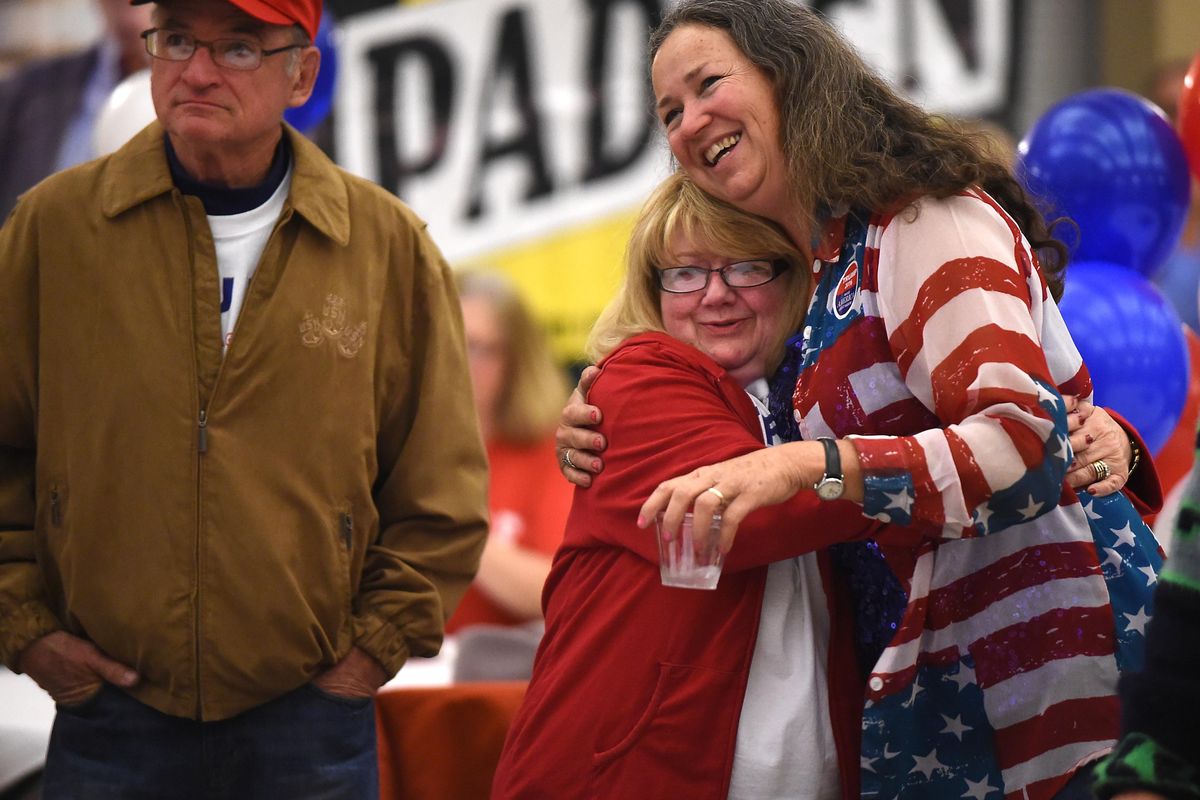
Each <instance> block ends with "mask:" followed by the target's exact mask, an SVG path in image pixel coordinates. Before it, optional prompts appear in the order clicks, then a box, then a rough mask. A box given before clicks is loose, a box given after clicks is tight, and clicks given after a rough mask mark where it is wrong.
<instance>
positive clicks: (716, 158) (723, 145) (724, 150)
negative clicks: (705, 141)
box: [704, 133, 742, 167]
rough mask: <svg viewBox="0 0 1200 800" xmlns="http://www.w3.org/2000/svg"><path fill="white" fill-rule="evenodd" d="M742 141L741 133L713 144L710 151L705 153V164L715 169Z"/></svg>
mask: <svg viewBox="0 0 1200 800" xmlns="http://www.w3.org/2000/svg"><path fill="white" fill-rule="evenodd" d="M741 140H742V135H741V134H740V133H735V134H733V135H731V136H726V137H724V138H723V139H718V140H717V141H715V142H713V143H712V144H711V145H709V146H708V149H707V150H705V151H704V163H706V164H708V165H709V166H710V167H715V166H716V165H717V163H718V162H720V160H721V159H723V158H724V157H725V156H726V154H728V153H729V151H730V150H732V149H733V148H734V147H735V146H736V145H737V143H738V142H740V141H741Z"/></svg>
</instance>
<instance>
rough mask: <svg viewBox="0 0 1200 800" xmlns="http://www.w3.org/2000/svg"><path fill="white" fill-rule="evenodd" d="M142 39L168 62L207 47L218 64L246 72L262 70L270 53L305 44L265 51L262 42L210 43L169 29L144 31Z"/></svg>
mask: <svg viewBox="0 0 1200 800" xmlns="http://www.w3.org/2000/svg"><path fill="white" fill-rule="evenodd" d="M142 38H143V39H144V40H145V41H146V52H147V53H149V54H150V55H152V56H154V57H155V58H161V59H163V60H164V61H187V60H188V59H189V58H191V57H192V56H193V55H195V54H196V48H197V47H206V48H208V52H209V53H210V54H211V55H212V59H213V61H214V62H216V63H217V64H218V65H220V66H222V67H228V68H229V69H237V70H242V71H248V70H252V69H258V68H259V67H260V66H262V60H263V59H264V58H266V57H267V56H273V55H275V54H276V53H283V52H286V51H288V50H298V49H301V48H303V47H305V45H302V44H289V45H285V46H284V47H276V48H275V49H273V50H264V49H263V48H262V45H260V44H258V43H256V42H248V41H246V40H245V39H214V40H213V41H211V42H206V41H204V40H202V39H197V38H196V37H195V36H192V35H191V34H188V33H180V32H179V31H172V30H167V29H166V28H151V29H150V30H148V31H142Z"/></svg>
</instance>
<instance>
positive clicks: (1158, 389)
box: [1058, 261, 1191, 453]
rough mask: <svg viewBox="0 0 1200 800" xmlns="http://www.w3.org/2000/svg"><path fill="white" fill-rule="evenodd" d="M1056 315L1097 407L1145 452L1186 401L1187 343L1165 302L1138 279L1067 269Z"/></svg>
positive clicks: (1118, 270) (1080, 265) (1081, 265)
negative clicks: (1127, 425) (1133, 434)
mask: <svg viewBox="0 0 1200 800" xmlns="http://www.w3.org/2000/svg"><path fill="white" fill-rule="evenodd" d="M1058 305H1059V309H1060V310H1061V311H1062V315H1063V319H1064V320H1066V323H1067V328H1068V330H1070V331H1071V338H1072V339H1074V340H1075V346H1076V347H1078V348H1079V352H1080V354H1081V355H1082V356H1083V361H1084V363H1085V364H1087V368H1088V372H1089V373H1090V374H1091V376H1092V385H1093V387H1095V390H1096V397H1095V400H1096V405H1100V406H1108V407H1109V408H1113V409H1116V410H1117V411H1118V412H1120V414H1121V416H1123V417H1125V419H1127V420H1129V422H1131V423H1132V424H1133V425H1134V426H1135V427H1136V428H1137V429H1138V433H1140V434H1141V435H1142V439H1143V440H1145V442H1146V445H1147V446H1148V447H1149V448H1150V451H1151V452H1152V453H1156V452H1158V450H1159V449H1160V448H1161V447H1162V446H1163V445H1164V444H1165V443H1166V441H1167V439H1169V438H1170V436H1171V434H1172V432H1174V430H1175V426H1176V424H1178V422H1179V417H1180V415H1181V414H1182V413H1183V406H1184V403H1185V402H1186V401H1187V391H1188V377H1189V376H1190V375H1191V368H1190V366H1189V364H1188V347H1187V338H1186V336H1185V335H1184V332H1183V323H1181V322H1180V321H1179V316H1178V314H1176V313H1175V309H1174V308H1172V306H1171V304H1170V303H1169V302H1167V300H1166V298H1164V297H1163V296H1162V294H1161V293H1160V292H1159V291H1158V289H1156V288H1155V287H1154V285H1153V284H1151V283H1150V282H1149V281H1148V280H1146V279H1145V278H1144V277H1142V276H1141V275H1139V274H1137V273H1136V272H1134V271H1133V270H1130V269H1126V268H1125V267H1122V266H1118V265H1116V264H1109V263H1105V262H1101V261H1081V262H1074V263H1071V264H1069V265H1068V266H1067V280H1066V289H1065V291H1064V292H1063V296H1062V299H1061V300H1060V301H1059V304H1058Z"/></svg>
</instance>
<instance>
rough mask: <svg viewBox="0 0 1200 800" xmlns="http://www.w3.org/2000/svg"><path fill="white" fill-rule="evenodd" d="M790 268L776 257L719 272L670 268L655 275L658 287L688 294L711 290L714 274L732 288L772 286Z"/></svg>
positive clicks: (675, 292)
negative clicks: (710, 285)
mask: <svg viewBox="0 0 1200 800" xmlns="http://www.w3.org/2000/svg"><path fill="white" fill-rule="evenodd" d="M787 267H788V264H787V262H786V261H784V260H783V259H782V258H776V259H773V260H767V259H756V260H754V261H739V262H737V263H736V264H727V265H726V266H724V267H718V268H716V269H705V268H704V267H667V268H666V269H660V270H655V272H657V273H658V285H659V287H660V288H661V289H662V290H663V291H664V292H671V293H672V294H688V293H690V292H698V291H700V290H701V289H707V288H708V282H709V281H710V280H711V279H712V276H713V273H714V272H715V273H717V274H718V275H720V276H721V280H723V281H724V282H725V285H726V286H728V287H729V288H731V289H749V288H751V287H753V286H762V285H763V284H764V283H770V282H771V281H773V280H775V279H776V278H778V277H779V276H780V275H782V274H783V272H784V270H786V269H787Z"/></svg>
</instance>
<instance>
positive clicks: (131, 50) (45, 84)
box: [0, 0, 150, 222]
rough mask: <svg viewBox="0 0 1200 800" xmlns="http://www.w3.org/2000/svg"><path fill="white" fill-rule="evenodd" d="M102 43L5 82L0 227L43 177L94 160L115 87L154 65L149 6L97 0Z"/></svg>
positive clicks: (0, 120)
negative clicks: (99, 118) (145, 37)
mask: <svg viewBox="0 0 1200 800" xmlns="http://www.w3.org/2000/svg"><path fill="white" fill-rule="evenodd" d="M95 5H96V8H97V10H98V11H99V12H100V15H101V17H102V19H103V22H104V28H103V32H102V35H101V38H100V41H99V42H97V43H96V44H95V45H93V46H92V47H89V48H88V49H87V50H84V51H83V52H81V53H72V54H69V55H65V56H59V57H56V58H50V59H46V60H42V61H36V62H33V63H31V64H28V65H26V66H25V67H23V68H22V69H21V70H19V71H18V72H17V73H16V74H15V75H12V76H10V77H9V78H8V79H6V80H5V81H4V82H3V83H0V222H2V221H3V219H4V218H5V217H7V216H8V212H9V211H11V210H12V207H13V205H14V204H15V203H16V200H17V196H18V195H20V194H21V192H24V191H25V190H26V189H28V188H30V187H31V186H33V185H34V184H35V183H37V182H38V181H40V180H41V179H42V178H44V177H46V176H47V175H49V174H51V173H52V172H57V171H58V170H60V169H66V168H67V167H72V166H75V165H76V164H81V163H83V162H84V161H87V160H88V159H90V158H91V157H92V127H93V124H94V123H95V120H96V115H97V114H98V113H99V112H100V109H101V108H102V107H103V106H104V102H105V101H106V100H107V99H108V96H109V94H111V93H112V90H113V89H114V88H115V87H116V85H117V84H118V83H120V82H121V81H122V80H123V79H124V78H126V77H128V76H130V75H132V74H133V73H135V72H137V71H139V70H142V69H145V68H146V67H148V66H150V56H149V55H147V54H146V45H145V43H144V42H143V41H142V39H141V33H142V31H144V30H146V29H147V28H149V27H150V8H149V6H146V5H139V6H131V5H130V4H129V2H128V0H95Z"/></svg>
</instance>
